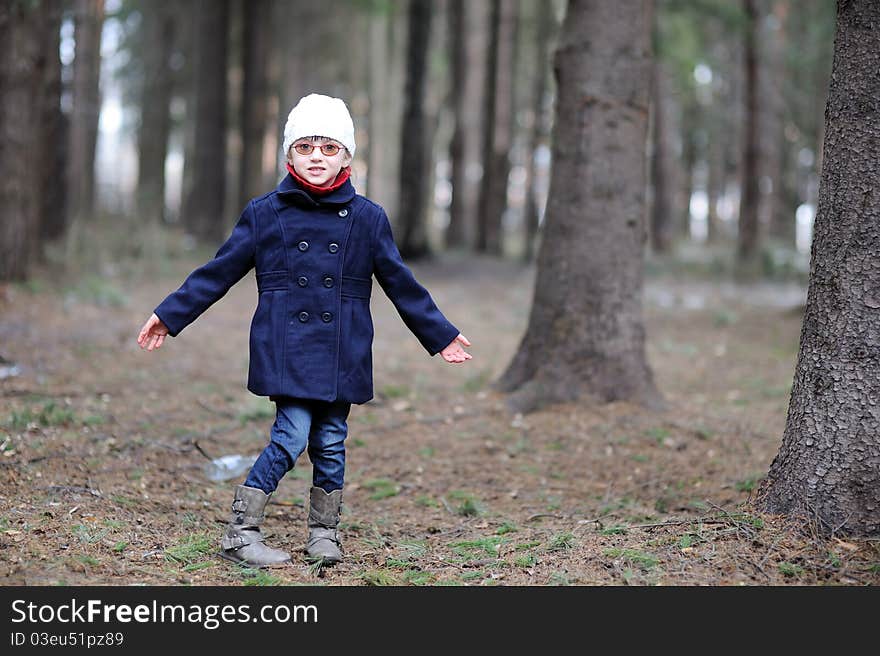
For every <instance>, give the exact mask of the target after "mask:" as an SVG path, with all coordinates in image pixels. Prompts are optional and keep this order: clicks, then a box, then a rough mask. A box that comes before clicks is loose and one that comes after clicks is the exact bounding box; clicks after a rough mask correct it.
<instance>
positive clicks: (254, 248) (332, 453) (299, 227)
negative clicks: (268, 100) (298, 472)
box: [138, 94, 471, 567]
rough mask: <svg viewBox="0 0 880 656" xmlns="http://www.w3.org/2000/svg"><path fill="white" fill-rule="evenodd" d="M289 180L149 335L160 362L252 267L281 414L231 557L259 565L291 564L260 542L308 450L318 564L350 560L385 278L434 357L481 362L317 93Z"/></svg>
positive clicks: (292, 149)
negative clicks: (349, 507)
mask: <svg viewBox="0 0 880 656" xmlns="http://www.w3.org/2000/svg"><path fill="white" fill-rule="evenodd" d="M283 148H284V153H285V156H286V158H287V171H288V175H287V176H285V177H284V179H283V180H282V181H281V182H280V183H279V185H278V187H277V188H276V189H275V190H273V191H271V192H269V193H268V194H265V195H264V196H260V197H259V198H255V199H253V200H252V201H250V202H249V203H248V205H247V207H245V209H244V211H243V212H242V214H241V217H240V218H239V219H238V222H237V223H236V224H235V227H234V228H233V230H232V234H231V235H230V236H229V238H228V239H227V240H226V242H225V243H224V244H223V246H221V247H220V250H219V251H217V254H216V255H215V257H214V259H212V260H210V261H209V262H207V263H206V264H204V265H202V266H201V267H199V268H198V269H196V270H195V271H193V272H192V273H191V274H190V275H189V276H188V277H187V279H186V280H185V281H184V283H183V284H182V285H181V286H180V288H179V289H177V291H175V292H173V293H172V294H170V295H169V296H168V297H167V298H166V299H165V300H164V301H162V303H160V304H159V306H158V307H157V308H156V309H155V311H154V313H153V315H152V316H151V317H150V318H149V319H148V320H147V322H146V323H145V324H144V326H143V328H141V331H140V334H139V335H138V344H139V345H140V347H141V348H142V349H143V348H145V349H146V350H148V351H152V350H153V349H154V348H160V347H161V346H162V344H163V343H164V341H165V338H166V337H167V336H168V335H170V336H172V337H175V336H176V335H178V334H179V333H180V331H182V330H183V329H184V328H185V327H186V326H188V325H189V324H190V323H192V322H193V321H195V319H196V318H197V317H198V316H199V315H201V314H202V313H203V312H204V311H205V310H207V309H208V307H210V306H211V304H212V303H214V302H215V301H217V300H219V299H220V298H221V297H222V296H223V295H224V294H225V293H226V292H227V291H228V290H229V288H230V287H232V285H234V284H235V283H236V282H238V281H239V280H240V279H241V278H242V277H243V276H244V275H245V274H246V273H247V272H248V271H250V270H251V269H252V268H255V269H256V278H257V291H258V295H259V300H258V303H257V309H256V311H255V313H254V317H253V321H252V323H251V331H250V363H249V371H248V386H247V387H248V389H249V390H250V391H251V392H253V393H254V394H257V395H260V396H268V397H269V398H270V399H271V400H272V401H273V402H274V403H275V410H276V412H275V423H274V424H273V426H272V430H271V433H270V439H269V444H268V445H267V446H266V448H265V449H264V450H263V452H262V453H261V454H260V456H259V457H258V458H257V460H256V462H255V463H254V466H253V467H252V468H251V470H250V473H249V474H248V476H247V479H246V480H245V481H244V484H243V485H238V486H236V487H235V497H234V501H233V503H232V513H233V514H232V518H231V519H230V523H229V525H228V526H227V528H226V531H225V532H224V534H223V537H222V539H221V547H222V550H221V555H222V556H223V557H224V558H227V559H229V560H231V561H234V562H237V563H242V564H245V565H248V566H251V567H273V566H279V565H283V564H285V563H288V562H290V556H289V554H287V553H286V552H284V551H282V550H280V549H274V548H271V547H269V546H267V545H266V544H264V538H263V536H262V534H261V533H260V524H261V523H262V522H263V518H264V512H265V508H266V503H267V502H268V500H269V497H270V495H271V494H272V493H273V492H274V491H275V489H276V488H277V487H278V483H279V481H280V480H281V478H282V477H283V476H284V475H285V474H286V473H287V472H288V471H290V470H291V469H293V467H294V465H295V463H296V460H297V458H298V457H299V456H300V455H301V454H302V452H303V451H304V450H306V448H308V452H309V459H310V460H311V462H312V465H313V472H314V473H313V479H312V487H311V490H310V493H309V516H308V529H309V537H308V542H307V544H306V551H307V553H308V555H309V557H310V558H311V559H314V560H318V559H320V560H322V561H323V562H324V563H325V564H334V563H337V562H339V561H340V560H341V558H342V554H341V551H340V541H339V536H338V534H337V530H336V527H337V525H338V523H339V513H340V509H341V505H342V488H343V482H344V474H345V445H344V441H345V438H346V436H347V434H348V426H347V424H346V420H347V418H348V413H349V410H350V409H351V404H352V403H358V404H360V403H366V402H367V401H369V400H370V399H371V398H373V373H372V342H373V322H372V318H371V315H370V293H371V289H372V278H373V276H375V277H376V280H378V281H379V285H381V287H382V289H383V290H384V291H385V293H386V294H387V295H388V298H389V299H390V300H391V302H392V303H393V304H394V306H395V308H397V311H398V312H399V313H400V316H401V318H402V319H403V321H404V323H405V324H406V326H407V327H408V328H409V329H410V331H412V333H413V334H414V335H415V336H416V337H417V338H418V339H419V341H420V342H421V343H422V346H424V348H425V349H426V350H427V351H428V353H429V354H430V355H432V356H433V355H435V354H437V353H440V355H441V356H442V358H443V359H444V360H445V361H446V362H453V363H461V362H465V361H467V360H470V359H471V355H470V353H468V352H467V351H465V350H464V348H463V346H470V342H469V341H468V340H467V338H466V337H465V336H464V335H462V334H461V333H460V332H459V331H458V329H457V328H456V327H455V326H453V325H452V324H451V323H450V322H449V321H448V320H447V319H446V317H445V316H443V314H442V313H441V312H440V310H439V309H438V308H437V306H436V304H435V303H434V301H433V300H432V298H431V296H430V294H429V293H428V291H427V290H426V289H425V288H424V287H423V286H422V285H420V284H419V283H418V281H417V280H416V279H415V277H414V276H413V274H412V272H411V271H410V270H409V268H408V267H407V266H406V265H405V264H404V263H403V260H402V259H401V257H400V253H399V252H398V250H397V246H396V245H395V243H394V238H393V236H392V234H391V225H390V224H389V222H388V217H387V216H386V214H385V211H384V210H383V209H382V208H381V207H380V206H379V205H377V204H375V203H373V202H372V201H370V200H368V199H366V198H364V197H363V196H360V195H358V194H356V193H355V190H354V187H353V186H352V184H351V181H350V179H349V176H350V174H351V168H350V164H351V160H352V157H353V156H354V153H355V140H354V125H353V123H352V120H351V116H350V114H349V112H348V108H347V107H346V105H345V103H344V102H343V101H342V100H341V99H339V98H331V97H328V96H323V95H319V94H310V95H308V96H305V97H304V98H302V99H301V100H300V101H299V102H298V103H297V104H296V106H295V107H294V108H293V109H292V110H291V111H290V115H289V116H288V118H287V124H286V126H285V128H284V145H283Z"/></svg>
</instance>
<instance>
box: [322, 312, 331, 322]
mask: <svg viewBox="0 0 880 656" xmlns="http://www.w3.org/2000/svg"><path fill="white" fill-rule="evenodd" d="M332 318H333V315H332V314H330V313H329V312H322V313H321V321H323V322H324V323H330V320H331V319H332Z"/></svg>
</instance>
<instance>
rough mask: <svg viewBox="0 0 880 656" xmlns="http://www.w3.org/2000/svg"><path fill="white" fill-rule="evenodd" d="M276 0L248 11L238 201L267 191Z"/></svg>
mask: <svg viewBox="0 0 880 656" xmlns="http://www.w3.org/2000/svg"><path fill="white" fill-rule="evenodd" d="M271 16H272V0H250V1H249V2H248V3H247V4H246V6H245V11H244V16H243V19H244V45H243V46H242V49H243V53H244V62H243V68H244V88H243V91H242V97H243V102H242V104H241V113H240V117H241V123H240V129H241V140H242V144H241V162H240V164H241V167H240V168H241V171H240V173H239V186H238V205H239V207H244V206H245V205H246V204H247V202H248V201H249V200H250V199H251V198H254V197H255V196H259V195H261V194H264V193H265V192H266V176H265V172H264V169H263V139H264V136H265V131H266V121H267V118H268V114H269V102H270V92H269V77H268V76H269V54H270V50H271V48H272V42H271V33H272V30H271V29H270V27H271V22H270V21H271Z"/></svg>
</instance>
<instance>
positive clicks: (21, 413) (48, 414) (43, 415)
mask: <svg viewBox="0 0 880 656" xmlns="http://www.w3.org/2000/svg"><path fill="white" fill-rule="evenodd" d="M75 421H76V413H74V411H73V409H71V408H66V407H62V406H59V405H58V404H57V403H55V401H47V402H46V403H44V404H43V407H42V408H40V409H39V410H37V411H35V410H33V409H32V408H24V409H22V410H17V411H13V412H12V414H11V415H9V417H8V418H7V420H6V422H5V424H4V425H5V426H6V427H7V428H10V429H12V430H24V429H26V428H27V427H28V426H29V425H30V424H36V425H38V426H42V427H44V428H47V427H50V426H66V425H69V424H72V423H74V422H75Z"/></svg>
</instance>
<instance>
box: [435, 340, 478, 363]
mask: <svg viewBox="0 0 880 656" xmlns="http://www.w3.org/2000/svg"><path fill="white" fill-rule="evenodd" d="M462 344H464V345H465V346H470V345H471V343H470V342H469V341H468V338H467V337H465V336H464V335H462V334H461V333H458V337H456V338H455V339H453V340H452V342H451V343H450V344H449V346H447V347H446V348H445V349H443V350H442V351H440V355H441V356H442V357H443V359H444V360H446V361H447V362H464V361H465V360H470V359H471V358H472V357H473V356H472V355H471V354H470V353H468V352H467V351H465V350H464V349H463V348H462V347H461V345H462Z"/></svg>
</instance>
